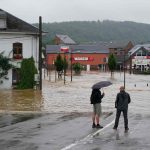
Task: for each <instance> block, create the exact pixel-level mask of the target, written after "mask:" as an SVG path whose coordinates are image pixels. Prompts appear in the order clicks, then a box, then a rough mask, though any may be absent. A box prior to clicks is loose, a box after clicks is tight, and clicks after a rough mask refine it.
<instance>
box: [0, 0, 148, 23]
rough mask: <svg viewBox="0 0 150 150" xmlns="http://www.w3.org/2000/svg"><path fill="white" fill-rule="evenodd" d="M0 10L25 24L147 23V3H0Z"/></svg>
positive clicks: (6, 0)
mask: <svg viewBox="0 0 150 150" xmlns="http://www.w3.org/2000/svg"><path fill="white" fill-rule="evenodd" d="M0 8H1V9H3V10H5V11H7V12H9V13H11V14H13V15H15V16H17V17H18V18H20V19H22V20H24V21H26V22H29V23H37V22H38V21H39V16H42V20H43V22H62V21H95V20H96V21H97V20H100V21H102V20H115V21H135V22H141V23H149V24H150V0H0Z"/></svg>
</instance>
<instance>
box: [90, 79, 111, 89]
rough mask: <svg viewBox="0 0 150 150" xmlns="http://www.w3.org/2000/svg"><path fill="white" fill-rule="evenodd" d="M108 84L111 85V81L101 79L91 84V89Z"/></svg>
mask: <svg viewBox="0 0 150 150" xmlns="http://www.w3.org/2000/svg"><path fill="white" fill-rule="evenodd" d="M109 85H112V83H111V82H110V81H101V82H98V83H96V84H94V85H93V86H92V89H101V88H103V87H107V86H109Z"/></svg>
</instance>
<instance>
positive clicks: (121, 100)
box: [113, 86, 131, 132]
mask: <svg viewBox="0 0 150 150" xmlns="http://www.w3.org/2000/svg"><path fill="white" fill-rule="evenodd" d="M130 102H131V99H130V95H129V94H128V93H127V92H125V89H124V86H121V87H120V92H119V93H118V94H117V96H116V101H115V108H116V109H117V111H116V119H115V125H114V127H113V129H115V130H117V127H118V124H119V118H120V114H121V112H123V116H124V127H125V132H127V131H128V130H129V128H128V104H129V103H130Z"/></svg>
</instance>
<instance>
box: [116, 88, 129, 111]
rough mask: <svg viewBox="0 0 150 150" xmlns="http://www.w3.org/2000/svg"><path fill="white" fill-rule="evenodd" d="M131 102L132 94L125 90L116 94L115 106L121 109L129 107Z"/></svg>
mask: <svg viewBox="0 0 150 150" xmlns="http://www.w3.org/2000/svg"><path fill="white" fill-rule="evenodd" d="M130 102H131V99H130V95H129V94H128V93H127V92H125V91H121V92H120V93H118V94H117V96H116V101H115V108H117V109H119V110H125V109H128V104H129V103H130Z"/></svg>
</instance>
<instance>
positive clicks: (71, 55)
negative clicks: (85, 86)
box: [70, 49, 72, 82]
mask: <svg viewBox="0 0 150 150" xmlns="http://www.w3.org/2000/svg"><path fill="white" fill-rule="evenodd" d="M70 53H71V58H70V61H71V66H70V67H71V68H70V69H71V82H72V49H70Z"/></svg>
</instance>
